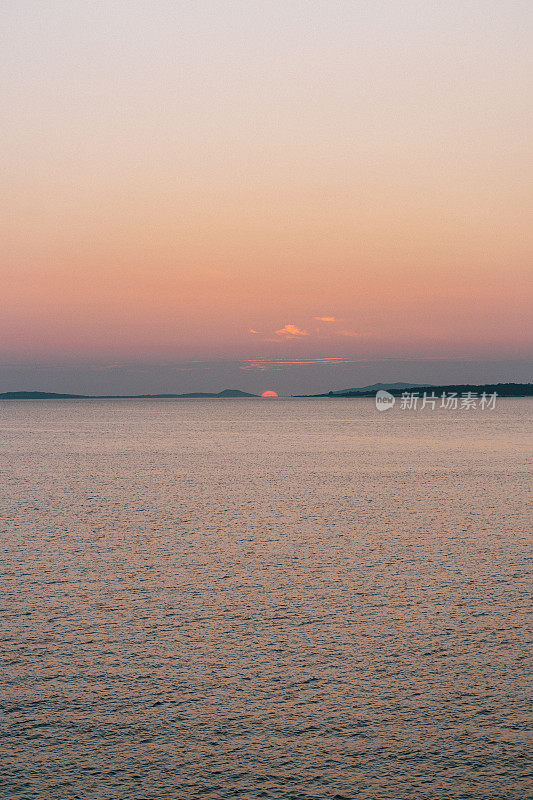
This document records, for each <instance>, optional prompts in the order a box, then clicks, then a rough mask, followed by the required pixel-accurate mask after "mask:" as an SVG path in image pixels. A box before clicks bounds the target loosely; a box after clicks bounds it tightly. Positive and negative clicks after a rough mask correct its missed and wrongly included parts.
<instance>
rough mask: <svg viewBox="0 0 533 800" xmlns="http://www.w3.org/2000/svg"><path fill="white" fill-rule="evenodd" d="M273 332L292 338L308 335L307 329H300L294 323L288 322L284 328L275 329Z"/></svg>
mask: <svg viewBox="0 0 533 800" xmlns="http://www.w3.org/2000/svg"><path fill="white" fill-rule="evenodd" d="M275 333H276V335H277V336H285V337H287V338H288V339H293V338H295V337H298V336H309V333H308V332H307V331H302V330H300V328H297V327H296V325H292V324H291V323H290V322H289V323H287V325H285V327H284V328H280V329H279V331H275Z"/></svg>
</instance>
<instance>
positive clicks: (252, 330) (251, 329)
mask: <svg viewBox="0 0 533 800" xmlns="http://www.w3.org/2000/svg"><path fill="white" fill-rule="evenodd" d="M248 333H256V334H258V333H259V331H254V329H253V328H250V330H249V331H248Z"/></svg>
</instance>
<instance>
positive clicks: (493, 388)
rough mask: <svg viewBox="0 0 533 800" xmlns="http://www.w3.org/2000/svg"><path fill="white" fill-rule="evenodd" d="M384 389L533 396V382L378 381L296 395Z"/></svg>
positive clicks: (348, 394)
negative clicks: (356, 387)
mask: <svg viewBox="0 0 533 800" xmlns="http://www.w3.org/2000/svg"><path fill="white" fill-rule="evenodd" d="M380 389H384V390H385V391H387V392H389V393H390V394H392V395H395V396H396V397H398V396H401V394H402V392H406V391H413V392H414V391H416V392H418V394H419V395H423V394H424V392H426V393H427V394H431V392H434V393H435V395H442V393H443V392H446V394H450V393H452V392H456V393H457V394H458V395H461V394H462V393H463V392H473V393H474V394H482V393H483V392H486V394H494V392H496V394H497V395H498V397H532V396H533V383H481V384H479V383H461V384H446V385H436V386H432V385H425V386H424V385H417V384H412V383H407V384H404V383H389V384H386V383H376V384H374V385H373V386H365V387H363V388H362V389H346V390H344V391H336V392H333V391H332V392H326V393H325V394H299V395H293V396H294V397H332V398H342V397H373V396H374V395H375V394H376V392H377V391H379V390H380Z"/></svg>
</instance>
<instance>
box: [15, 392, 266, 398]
mask: <svg viewBox="0 0 533 800" xmlns="http://www.w3.org/2000/svg"><path fill="white" fill-rule="evenodd" d="M195 397H196V398H198V397H218V398H223V397H259V395H257V394H250V393H249V392H242V391H241V390H240V389H224V390H223V391H222V392H216V393H214V392H187V393H186V394H59V393H57V392H2V393H0V400H157V399H165V398H169V399H172V398H175V399H179V398H181V399H186V398H195Z"/></svg>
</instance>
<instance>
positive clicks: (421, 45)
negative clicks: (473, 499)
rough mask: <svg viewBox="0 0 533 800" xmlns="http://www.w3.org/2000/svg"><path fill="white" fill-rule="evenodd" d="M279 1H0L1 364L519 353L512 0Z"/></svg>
mask: <svg viewBox="0 0 533 800" xmlns="http://www.w3.org/2000/svg"><path fill="white" fill-rule="evenodd" d="M288 5H289V6H290V8H287V4H286V3H278V2H272V3H268V4H265V3H258V2H253V1H252V2H248V3H246V4H245V3H240V2H199V3H196V4H181V3H179V4H176V3H171V2H155V3H146V2H131V3H128V4H124V3H114V2H110V3H106V4H92V3H89V4H87V3H82V2H69V3H66V2H50V3H47V4H40V3H36V2H27V0H22V2H21V1H20V0H17V2H11V1H9V0H8V2H6V3H4V4H3V6H2V10H1V12H0V14H1V15H2V17H3V18H4V19H3V22H4V23H5V24H7V29H8V36H7V37H6V38H7V44H6V47H5V52H4V55H3V61H4V67H5V69H4V73H5V74H6V75H7V93H6V94H7V100H6V101H5V104H4V105H5V108H4V111H5V114H6V118H7V124H6V125H5V127H4V132H3V133H2V141H1V144H2V153H3V160H4V161H5V162H6V164H7V169H6V170H5V173H4V178H3V195H4V199H3V206H4V209H5V212H4V214H3V216H2V219H1V222H0V225H1V231H0V232H1V235H2V241H3V243H4V246H3V248H2V254H1V261H0V272H1V279H2V295H3V302H2V309H1V312H0V361H1V363H2V364H3V365H4V366H5V367H6V368H7V367H9V366H11V370H12V368H13V366H14V365H16V364H18V365H21V366H22V367H23V368H24V370H25V372H24V374H25V376H26V378H27V376H28V375H29V374H30V373H29V372H28V370H31V368H32V366H35V367H39V365H46V364H48V365H51V364H56V365H59V366H60V367H61V366H65V365H68V366H72V365H76V364H79V365H80V370H81V369H83V365H84V364H85V365H86V364H89V363H91V364H100V365H101V366H103V365H105V364H113V363H115V362H116V363H128V364H132V365H133V364H141V363H143V364H148V365H154V366H155V365H158V364H161V363H172V364H176V363H182V362H184V361H186V360H197V361H204V362H207V361H210V362H211V361H219V362H224V361H228V362H242V363H243V365H246V364H248V365H250V364H254V363H257V360H258V359H261V358H263V359H264V358H268V359H288V360H292V361H293V362H294V363H296V362H297V361H298V359H300V360H303V361H304V362H308V361H309V360H314V359H320V358H322V359H323V358H327V359H339V358H341V359H345V360H348V361H349V360H361V359H375V360H376V359H399V360H403V361H409V360H412V361H413V362H415V361H417V360H419V359H427V358H435V359H442V358H446V359H452V360H453V359H457V360H458V362H459V361H461V360H464V359H470V360H473V361H479V362H481V361H484V362H487V361H490V360H491V359H494V360H497V361H499V362H500V363H503V362H504V361H505V360H506V359H509V360H515V361H516V360H524V361H525V360H526V359H527V358H529V357H530V355H531V350H532V333H531V331H532V329H531V324H530V309H531V307H532V305H533V304H532V302H531V301H532V297H531V263H532V253H533V243H532V234H531V231H532V230H533V225H532V224H531V178H532V175H531V165H532V160H531V154H530V135H531V131H530V128H531V110H532V108H531V96H532V95H531V88H532V87H531V74H532V73H533V70H532V66H533V64H532V63H531V61H532V60H531V48H530V36H531V32H532V31H531V27H532V26H531V22H532V12H531V6H530V5H529V4H527V3H522V2H516V3H511V4H508V3H502V2H461V3H459V2H451V3H446V4H442V3H432V2H426V3H418V2H401V3H400V2H398V3H395V2H390V3H380V2H378V3H375V2H362V3H353V4H351V3H343V2H294V3H291V4H288ZM316 363H317V364H320V362H319V361H317V362H316ZM334 363H335V362H334V361H329V362H328V364H329V365H330V366H329V367H328V369H330V368H331V365H332V364H334ZM435 363H437V362H435ZM293 366H294V364H293ZM243 372H246V370H244V371H243ZM12 375H13V372H12V371H11V372H9V381H11V380H12V379H13V378H12ZM35 375H36V380H37V378H38V372H36V373H35ZM87 375H88V373H87V374H86V376H85V378H84V380H86V378H87ZM294 375H295V376H296V373H294ZM330 375H331V374H330V373H329V372H328V373H327V380H330ZM59 377H60V376H59V373H58V380H59ZM167 377H168V376H167ZM450 377H451V376H450ZM494 377H495V379H496V378H498V377H499V376H498V375H495V376H494ZM528 377H529V376H528V375H525V374H524V375H523V378H524V379H527V378H528ZM26 378H25V380H26ZM325 379H326V373H325V372H324V373H323V380H325ZM398 379H401V377H400V378H398ZM5 380H7V378H6V379H5ZM5 380H4V383H5ZM295 380H296V383H298V380H297V377H295ZM436 380H438V375H437V376H436ZM141 383H142V381H141ZM317 383H320V373H317ZM139 385H140V384H139ZM2 388H3V389H4V390H6V389H12V388H19V387H18V386H17V387H15V386H12V385H9V386H7V385H5V386H3V387H2ZM36 388H39V387H36ZM62 388H63V389H64V388H70V389H72V390H74V389H75V388H76V387H75V386H70V387H62ZM146 388H150V389H154V390H157V389H158V388H159V387H152V386H151V387H146ZM214 388H216V387H214ZM218 388H221V387H218ZM296 388H297V387H296ZM317 388H318V389H322V388H323V387H322V386H317Z"/></svg>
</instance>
